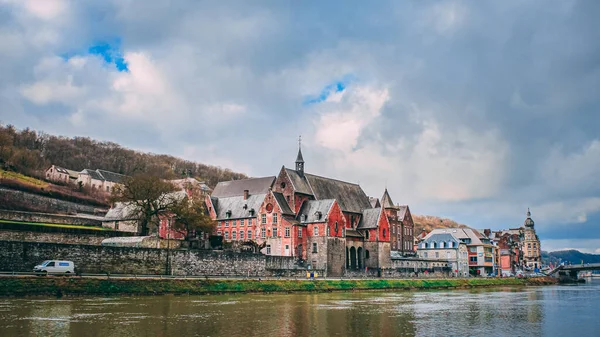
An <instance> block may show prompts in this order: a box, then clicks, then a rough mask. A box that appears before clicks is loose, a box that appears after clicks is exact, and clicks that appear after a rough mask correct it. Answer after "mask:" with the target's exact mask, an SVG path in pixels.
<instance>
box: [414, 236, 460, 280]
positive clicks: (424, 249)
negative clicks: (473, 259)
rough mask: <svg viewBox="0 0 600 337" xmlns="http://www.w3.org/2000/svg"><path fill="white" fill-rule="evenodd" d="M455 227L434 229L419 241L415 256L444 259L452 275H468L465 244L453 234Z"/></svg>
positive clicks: (427, 258)
mask: <svg viewBox="0 0 600 337" xmlns="http://www.w3.org/2000/svg"><path fill="white" fill-rule="evenodd" d="M457 233H458V230H457V229H434V230H433V231H431V233H429V234H427V236H425V238H424V239H423V240H422V241H421V242H420V243H419V246H418V248H417V256H418V257H419V258H421V259H425V260H436V261H437V260H445V261H448V266H449V267H450V268H451V270H452V273H453V274H454V276H457V277H467V276H469V256H468V248H467V245H466V244H465V243H464V242H463V241H461V240H460V238H459V237H458V236H457V235H455V234H457Z"/></svg>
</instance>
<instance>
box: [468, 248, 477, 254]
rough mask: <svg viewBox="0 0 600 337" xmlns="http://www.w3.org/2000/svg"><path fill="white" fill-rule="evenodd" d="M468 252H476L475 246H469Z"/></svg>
mask: <svg viewBox="0 0 600 337" xmlns="http://www.w3.org/2000/svg"><path fill="white" fill-rule="evenodd" d="M469 252H471V253H477V247H469Z"/></svg>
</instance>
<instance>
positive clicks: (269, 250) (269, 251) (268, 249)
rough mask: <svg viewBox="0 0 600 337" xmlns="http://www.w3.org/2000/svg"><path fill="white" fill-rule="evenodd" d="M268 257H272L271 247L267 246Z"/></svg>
mask: <svg viewBox="0 0 600 337" xmlns="http://www.w3.org/2000/svg"><path fill="white" fill-rule="evenodd" d="M267 255H271V245H267Z"/></svg>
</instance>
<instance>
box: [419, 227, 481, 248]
mask: <svg viewBox="0 0 600 337" xmlns="http://www.w3.org/2000/svg"><path fill="white" fill-rule="evenodd" d="M444 233H447V234H452V235H453V236H454V237H455V238H457V239H459V240H461V239H470V240H471V243H469V245H484V244H485V243H483V242H481V239H484V238H486V237H485V236H484V235H482V234H481V233H479V232H478V231H476V230H474V229H472V228H437V229H434V230H432V231H431V233H429V234H428V236H430V235H433V234H444Z"/></svg>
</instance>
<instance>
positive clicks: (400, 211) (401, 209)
mask: <svg viewBox="0 0 600 337" xmlns="http://www.w3.org/2000/svg"><path fill="white" fill-rule="evenodd" d="M396 209H397V210H398V220H400V221H402V220H404V217H405V216H406V211H408V206H407V205H403V206H396Z"/></svg>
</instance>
